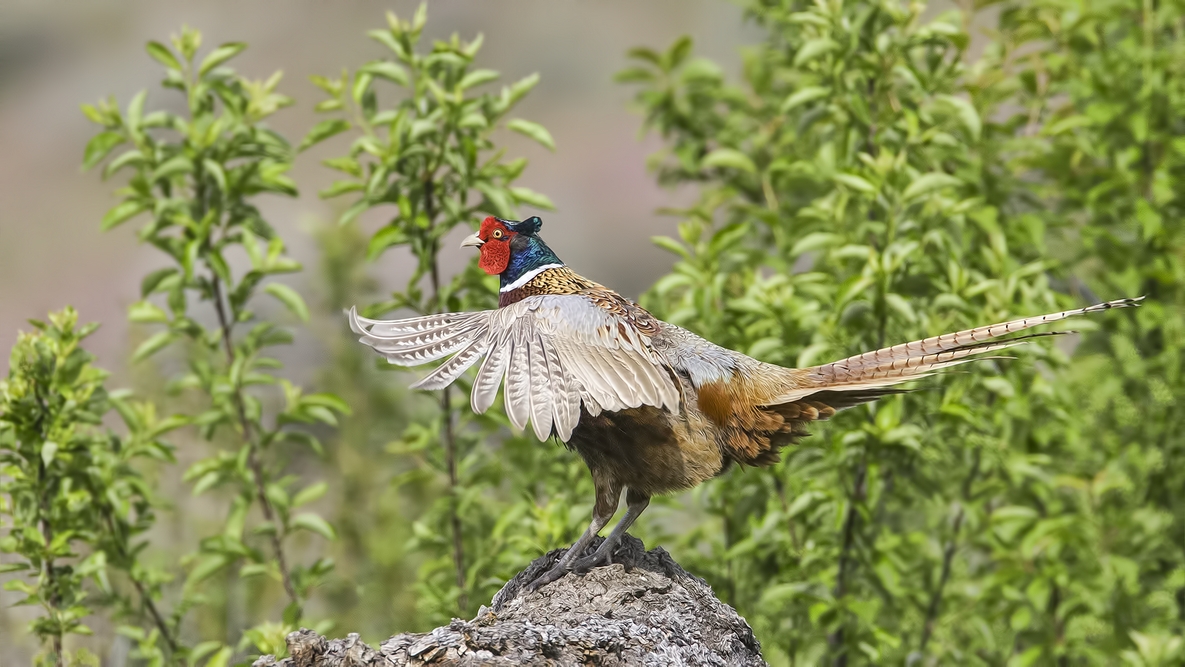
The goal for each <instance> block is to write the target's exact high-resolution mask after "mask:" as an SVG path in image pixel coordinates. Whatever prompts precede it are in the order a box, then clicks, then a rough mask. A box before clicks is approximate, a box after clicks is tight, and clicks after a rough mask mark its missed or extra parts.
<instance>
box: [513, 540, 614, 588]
mask: <svg viewBox="0 0 1185 667" xmlns="http://www.w3.org/2000/svg"><path fill="white" fill-rule="evenodd" d="M612 556H613V554H612V552H611V551H604V552H603V553H602V551H601V550H600V549H598V550H597V551H595V552H594V553H592V554H590V555H588V556H585V557H584V558H577V559H576V560H574V561H572V562H570V563H567V564H562V563H556V565H555V566H553V567H552V568H551V569H550V570H548V571H546V572H544V573H543V574H541V575H539V576H538V577H535V579H534V580H533V581H531V583H529V584H527V587H526V588H527V592H528V593H534V592H535V591H537V590H539V589H540V588H543V587H544V586H546V585H548V584H550V583H551V582H553V581H557V580H559V579H562V578H563V577H564V575H566V574H568V573H569V572H574V573H576V574H580V575H583V574H588V571H589V570H591V569H593V568H594V567H596V566H598V565H608V564H609V561H611V560H612Z"/></svg>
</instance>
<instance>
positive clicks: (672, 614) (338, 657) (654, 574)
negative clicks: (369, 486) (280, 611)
mask: <svg viewBox="0 0 1185 667" xmlns="http://www.w3.org/2000/svg"><path fill="white" fill-rule="evenodd" d="M598 544H599V540H598ZM596 546H597V544H594V545H592V547H590V549H593V548H595V547H596ZM563 553H564V550H563V549H557V550H556V551H552V552H551V553H548V554H547V555H545V556H542V557H540V558H538V559H536V560H535V562H533V563H531V565H530V566H528V567H527V569H525V570H523V571H522V572H520V573H519V574H518V575H517V576H515V577H514V579H512V580H510V581H509V582H507V584H506V585H505V586H504V587H503V588H502V590H501V591H499V592H498V594H497V595H495V596H494V599H493V601H492V602H491V604H490V607H482V609H481V611H479V612H478V614H477V617H476V618H474V619H473V620H471V621H461V620H454V621H453V622H452V623H450V624H449V625H447V626H444V627H440V628H436V629H435V630H433V631H431V632H427V633H419V634H413V633H405V634H401V635H396V636H394V637H392V638H390V639H388V640H387V641H385V642H383V644H382V645H381V646H380V647H379V650H377V651H376V650H374V649H373V648H371V647H369V646H367V645H366V644H364V643H363V642H361V641H360V640H359V639H358V635H355V634H351V635H349V636H348V637H347V638H346V639H335V640H326V639H325V638H324V637H321V636H320V635H317V634H316V633H314V632H311V631H309V630H301V631H300V632H294V633H292V634H291V635H289V636H288V653H289V655H290V656H291V657H289V658H285V659H284V660H281V661H279V662H277V661H276V660H275V659H274V658H272V657H271V656H265V657H264V658H261V659H260V660H259V661H257V662H256V663H255V664H256V667H264V666H271V665H275V666H276V667H402V666H403V665H441V666H445V665H586V664H588V665H721V666H723V665H765V661H764V660H762V659H761V647H760V645H759V644H758V642H757V639H756V638H755V637H754V636H753V630H752V629H751V628H749V624H748V623H746V622H745V619H743V618H741V617H740V615H738V614H737V613H736V611H734V610H733V609H732V607H729V606H728V605H726V604H724V603H722V602H720V601H719V600H717V599H716V597H715V595H713V593H712V589H711V588H710V587H709V586H708V585H707V584H706V583H705V582H704V581H703V580H702V579H700V578H698V577H695V576H693V575H691V574H688V573H687V572H686V571H685V570H684V569H683V568H681V567H679V565H678V563H676V562H675V561H674V560H672V559H671V557H670V555H668V554H667V552H666V551H665V550H663V549H661V548H659V549H654V550H653V551H649V552H647V551H645V548H644V547H643V546H642V542H641V541H640V540H637V539H636V538H633V537H630V536H626V538H625V539H624V540H622V544H621V546H620V547H618V549H617V552H616V553H615V554H614V559H613V560H614V564H612V565H609V566H606V567H598V568H594V569H593V570H591V571H590V572H588V573H587V574H585V575H583V576H580V575H568V576H566V577H564V578H562V579H560V580H558V581H556V582H554V583H551V584H548V585H547V586H544V587H543V588H541V589H539V590H538V591H536V592H534V593H528V592H525V591H524V590H523V589H524V587H525V586H526V585H527V584H528V583H530V582H531V581H532V580H534V579H535V577H537V576H538V575H539V574H540V573H542V572H544V571H546V570H547V569H548V568H550V567H551V566H552V565H553V564H554V563H555V562H556V560H558V559H559V557H560V556H562V555H563Z"/></svg>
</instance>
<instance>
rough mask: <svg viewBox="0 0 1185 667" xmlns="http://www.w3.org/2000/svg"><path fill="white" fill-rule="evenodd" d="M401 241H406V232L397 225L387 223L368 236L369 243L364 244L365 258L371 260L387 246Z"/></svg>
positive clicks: (376, 257)
mask: <svg viewBox="0 0 1185 667" xmlns="http://www.w3.org/2000/svg"><path fill="white" fill-rule="evenodd" d="M401 243H407V234H406V233H404V231H403V228H402V227H399V226H398V225H387V226H386V227H383V228H382V229H380V230H379V231H378V232H377V233H375V235H374V236H372V237H370V243H369V244H367V246H366V259H367V261H370V262H373V261H374V260H376V259H378V258H379V256H380V255H382V254H383V252H384V251H385V250H386V249H387V248H390V247H391V246H393V245H399V244H401Z"/></svg>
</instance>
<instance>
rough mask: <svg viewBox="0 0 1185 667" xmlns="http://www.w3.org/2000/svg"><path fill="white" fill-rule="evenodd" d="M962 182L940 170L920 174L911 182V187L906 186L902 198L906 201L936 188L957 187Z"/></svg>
mask: <svg viewBox="0 0 1185 667" xmlns="http://www.w3.org/2000/svg"><path fill="white" fill-rule="evenodd" d="M962 184H963V181H961V180H959V179H957V178H955V177H954V176H951V175H950V174H944V173H942V172H940V171H936V172H932V173H929V174H922V175H921V176H918V177H917V178H916V179H914V181H913V182H912V183H910V184H909V187H907V188H905V192H903V193H902V194H901V198H902V199H904V200H905V201H909V200H911V199H916V198H917V197H920V196H922V195H924V194H929V193H931V192H933V191H935V190H940V189H942V188H951V187H957V186H960V185H962Z"/></svg>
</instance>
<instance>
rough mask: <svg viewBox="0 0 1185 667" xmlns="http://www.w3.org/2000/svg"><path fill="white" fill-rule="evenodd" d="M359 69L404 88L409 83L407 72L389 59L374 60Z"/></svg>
mask: <svg viewBox="0 0 1185 667" xmlns="http://www.w3.org/2000/svg"><path fill="white" fill-rule="evenodd" d="M359 71H361V72H366V73H367V74H373V75H374V76H377V77H381V78H383V79H386V80H388V81H393V82H395V83H397V84H399V85H401V86H403V87H405V88H406V87H407V86H408V84H409V80H408V78H407V72H406V71H405V70H404V69H403V68H402V67H400V66H399V65H398V64H396V63H393V62H391V61H389V60H376V61H374V62H370V63H367V64H365V65H363V66H362V69H361V70H359Z"/></svg>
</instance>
